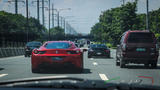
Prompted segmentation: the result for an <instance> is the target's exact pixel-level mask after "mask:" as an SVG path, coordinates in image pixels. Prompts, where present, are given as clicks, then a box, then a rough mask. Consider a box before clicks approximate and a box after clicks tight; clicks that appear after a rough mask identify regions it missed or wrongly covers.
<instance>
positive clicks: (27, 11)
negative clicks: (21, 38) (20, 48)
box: [26, 0, 29, 42]
mask: <svg viewBox="0 0 160 90" xmlns="http://www.w3.org/2000/svg"><path fill="white" fill-rule="evenodd" d="M26 16H27V25H26V31H27V42H28V41H29V34H28V27H29V25H28V0H26Z"/></svg>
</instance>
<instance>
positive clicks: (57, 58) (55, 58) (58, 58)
mask: <svg viewBox="0 0 160 90" xmlns="http://www.w3.org/2000/svg"><path fill="white" fill-rule="evenodd" d="M62 59H63V58H62V57H52V60H56V61H59V60H62Z"/></svg>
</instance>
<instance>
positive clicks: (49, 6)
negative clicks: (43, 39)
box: [48, 0, 51, 40]
mask: <svg viewBox="0 0 160 90" xmlns="http://www.w3.org/2000/svg"><path fill="white" fill-rule="evenodd" d="M48 1H49V10H48V11H49V27H48V29H49V40H50V39H51V38H50V0H48Z"/></svg>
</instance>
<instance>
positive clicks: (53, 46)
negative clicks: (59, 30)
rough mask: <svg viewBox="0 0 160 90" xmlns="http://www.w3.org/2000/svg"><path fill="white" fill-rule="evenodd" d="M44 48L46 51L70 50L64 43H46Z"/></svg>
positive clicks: (67, 44) (68, 45)
mask: <svg viewBox="0 0 160 90" xmlns="http://www.w3.org/2000/svg"><path fill="white" fill-rule="evenodd" d="M45 47H46V48H47V49H68V48H70V44H69V43H65V42H53V43H47V44H46V45H45Z"/></svg>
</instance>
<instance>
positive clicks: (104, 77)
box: [99, 74, 109, 81]
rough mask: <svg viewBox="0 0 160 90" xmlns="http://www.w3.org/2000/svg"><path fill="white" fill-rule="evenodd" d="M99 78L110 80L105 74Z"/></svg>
mask: <svg viewBox="0 0 160 90" xmlns="http://www.w3.org/2000/svg"><path fill="white" fill-rule="evenodd" d="M99 76H100V78H101V79H102V80H104V81H106V80H109V79H108V78H107V76H106V75H105V74H99Z"/></svg>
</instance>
